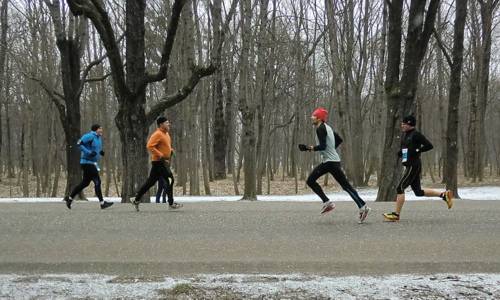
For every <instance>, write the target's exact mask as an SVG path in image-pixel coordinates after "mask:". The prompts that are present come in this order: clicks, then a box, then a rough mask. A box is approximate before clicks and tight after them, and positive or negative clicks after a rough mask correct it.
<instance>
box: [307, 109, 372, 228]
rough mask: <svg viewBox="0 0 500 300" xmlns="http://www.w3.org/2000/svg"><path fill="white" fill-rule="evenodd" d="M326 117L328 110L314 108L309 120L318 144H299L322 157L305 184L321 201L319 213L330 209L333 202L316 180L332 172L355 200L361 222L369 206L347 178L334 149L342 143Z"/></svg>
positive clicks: (368, 210) (333, 205) (332, 207)
mask: <svg viewBox="0 0 500 300" xmlns="http://www.w3.org/2000/svg"><path fill="white" fill-rule="evenodd" d="M327 118H328V111H327V110H326V109H324V108H321V107H320V108H318V109H316V110H314V112H313V113H312V116H311V121H312V123H313V125H314V126H315V127H316V141H317V143H318V145H316V146H307V145H304V144H299V150H300V151H319V152H320V154H321V158H322V163H321V164H319V165H318V166H316V168H314V170H313V171H312V172H311V174H310V175H309V177H308V178H307V185H308V186H309V187H310V188H311V189H312V190H313V191H314V192H315V193H316V194H317V195H318V196H319V197H320V198H321V200H322V201H323V208H322V210H321V214H325V213H327V212H329V211H332V210H333V209H334V208H335V204H334V203H333V202H332V201H330V199H328V197H327V196H326V195H325V193H324V192H323V189H322V188H321V186H320V185H319V184H318V183H317V182H316V180H318V178H319V177H321V176H323V175H324V174H326V173H330V174H332V176H333V178H335V180H336V181H337V182H338V183H339V184H340V186H341V187H342V189H344V191H346V192H347V193H348V194H349V195H350V196H351V198H352V199H353V200H354V202H356V205H357V206H358V208H359V223H363V222H364V220H365V219H366V216H367V215H368V213H369V212H370V208H369V207H368V206H367V205H366V203H365V202H364V201H363V199H361V197H359V195H358V193H357V192H356V190H355V189H354V188H353V187H352V186H351V184H350V183H349V181H348V180H347V178H346V176H345V174H344V172H343V171H342V167H341V164H340V156H339V154H338V153H337V151H336V150H335V148H336V147H338V146H339V145H340V143H342V139H341V138H340V137H339V136H338V135H337V134H336V133H335V132H334V131H333V129H332V128H331V127H330V126H329V125H328V124H326V119H327Z"/></svg>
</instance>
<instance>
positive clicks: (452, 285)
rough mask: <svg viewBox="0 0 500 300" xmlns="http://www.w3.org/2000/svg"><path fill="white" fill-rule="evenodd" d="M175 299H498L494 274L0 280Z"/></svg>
mask: <svg viewBox="0 0 500 300" xmlns="http://www.w3.org/2000/svg"><path fill="white" fill-rule="evenodd" d="M181 294H184V296H183V298H181V299H198V298H205V299H221V298H223V299H227V298H231V299H283V298H285V299H311V298H314V299H332V298H333V299H410V298H411V299H499V298H500V274H434V275H391V276H381V277H377V276H348V277H326V276H315V275H303V274H289V275H262V274H259V275H252V274H225V275H210V274H204V275H198V276H194V277H183V278H172V277H160V276H151V277H126V276H110V275H100V274H48V275H17V274H4V275H0V299H33V298H36V299H66V298H84V299H111V298H113V299H116V298H126V299H155V298H165V297H167V296H180V295H181Z"/></svg>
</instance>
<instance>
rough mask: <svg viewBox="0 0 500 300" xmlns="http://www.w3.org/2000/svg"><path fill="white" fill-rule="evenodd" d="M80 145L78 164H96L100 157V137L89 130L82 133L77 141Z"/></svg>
mask: <svg viewBox="0 0 500 300" xmlns="http://www.w3.org/2000/svg"><path fill="white" fill-rule="evenodd" d="M78 145H79V146H80V153H81V155H80V164H81V165H84V164H92V165H96V166H97V162H98V161H99V159H101V154H99V152H101V151H102V139H101V137H100V136H99V135H98V134H97V133H96V132H95V131H90V132H88V133H86V134H84V135H83V136H82V137H81V138H80V140H79V141H78Z"/></svg>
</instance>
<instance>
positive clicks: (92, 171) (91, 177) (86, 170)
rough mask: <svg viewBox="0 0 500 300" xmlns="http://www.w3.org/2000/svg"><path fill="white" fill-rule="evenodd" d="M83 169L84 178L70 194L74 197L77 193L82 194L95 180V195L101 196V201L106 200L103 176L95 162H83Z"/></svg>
mask: <svg viewBox="0 0 500 300" xmlns="http://www.w3.org/2000/svg"><path fill="white" fill-rule="evenodd" d="M80 166H81V167H82V170H83V179H82V181H81V182H80V184H79V185H77V186H76V187H75V188H74V189H73V191H72V192H71V194H70V197H71V198H72V199H73V198H75V196H76V195H78V194H80V192H81V191H83V189H84V188H86V187H88V186H89V184H90V183H91V182H92V181H93V182H94V189H95V195H96V196H97V198H99V201H100V202H102V201H104V198H103V197H102V191H101V177H99V172H98V171H97V167H96V166H95V165H94V164H81V165H80Z"/></svg>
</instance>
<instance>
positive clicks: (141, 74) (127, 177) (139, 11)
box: [68, 0, 230, 202]
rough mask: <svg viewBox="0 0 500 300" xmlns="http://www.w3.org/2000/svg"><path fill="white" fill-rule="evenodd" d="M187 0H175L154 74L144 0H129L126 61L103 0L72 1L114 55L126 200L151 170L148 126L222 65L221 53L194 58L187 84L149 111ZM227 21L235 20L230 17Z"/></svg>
mask: <svg viewBox="0 0 500 300" xmlns="http://www.w3.org/2000/svg"><path fill="white" fill-rule="evenodd" d="M186 2H187V1H186V0H175V1H174V3H173V5H172V9H171V16H170V19H169V23H168V27H167V33H166V38H165V41H164V44H163V49H162V52H161V59H160V65H159V68H158V70H157V71H156V72H153V73H151V72H148V71H147V70H146V68H145V42H144V41H145V40H144V31H145V27H144V14H145V10H146V1H145V0H127V1H126V3H125V23H126V28H125V40H126V46H125V49H126V54H125V64H123V58H122V55H121V53H120V49H119V47H118V43H117V39H116V34H115V31H114V29H113V26H112V24H111V21H110V18H109V15H108V13H107V11H106V8H105V6H104V3H102V2H101V1H91V0H68V4H69V7H70V9H71V11H72V12H73V14H75V15H85V16H86V17H88V18H89V19H90V20H91V21H92V23H93V24H94V26H95V28H96V29H97V31H98V32H99V35H100V37H101V40H102V41H103V45H104V47H105V48H106V51H107V55H108V57H109V63H110V66H111V71H112V77H113V87H114V92H115V95H116V98H117V100H118V113H117V115H116V118H115V122H116V125H117V127H118V130H119V132H120V139H121V142H122V159H123V165H124V174H123V181H122V201H123V202H128V201H129V198H130V197H131V196H132V195H133V194H134V192H135V190H136V189H137V188H138V186H139V184H140V183H141V182H142V180H143V178H144V177H145V176H146V174H147V169H146V168H147V153H146V151H145V147H144V145H145V143H146V137H147V133H148V127H149V125H150V124H152V123H153V122H154V120H155V119H156V118H157V117H158V116H159V115H160V114H162V112H163V111H165V110H166V109H168V108H169V107H172V106H174V105H175V104H177V103H179V102H181V101H182V100H184V99H185V98H186V97H187V96H188V95H189V94H190V93H191V92H192V91H193V89H194V88H195V87H196V85H197V84H198V82H199V81H200V79H201V78H203V77H205V76H209V75H211V74H213V73H214V72H215V70H216V68H217V66H218V61H217V58H216V57H213V58H212V61H211V63H210V64H209V65H208V66H206V67H202V66H199V65H195V64H194V63H193V65H191V66H189V68H190V71H191V74H190V76H189V78H187V80H186V82H185V84H184V85H183V86H182V88H180V89H178V90H177V92H175V93H173V94H170V95H167V96H165V97H164V98H163V99H162V101H160V102H159V103H157V104H156V105H154V106H152V107H151V109H150V110H149V112H146V109H145V104H146V87H147V86H148V85H149V84H151V83H154V82H160V81H163V80H166V81H168V80H169V78H168V74H169V66H170V57H171V53H172V49H173V46H174V43H175V37H176V33H177V28H178V25H179V20H180V15H181V12H182V9H183V7H184V5H185V4H186ZM228 20H230V17H229V18H228ZM227 23H228V22H226V25H227ZM217 46H218V47H219V46H220V47H221V46H222V45H217ZM198 63H202V62H198ZM124 66H125V67H124Z"/></svg>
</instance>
